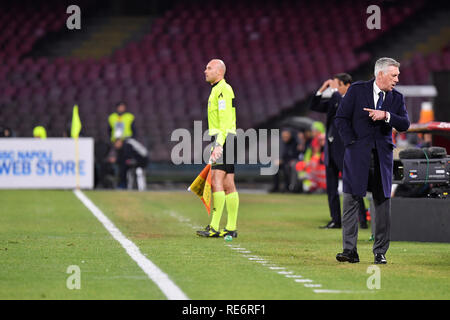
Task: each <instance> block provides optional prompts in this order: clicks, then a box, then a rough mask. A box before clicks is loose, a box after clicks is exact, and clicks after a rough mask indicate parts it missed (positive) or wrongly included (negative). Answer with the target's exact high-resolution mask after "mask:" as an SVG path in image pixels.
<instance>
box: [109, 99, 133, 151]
mask: <svg viewBox="0 0 450 320" xmlns="http://www.w3.org/2000/svg"><path fill="white" fill-rule="evenodd" d="M134 118H135V117H134V115H133V114H132V113H130V112H127V105H126V104H125V102H119V103H118V104H117V105H116V112H113V113H111V114H110V115H109V117H108V124H109V126H108V134H109V136H110V137H111V142H113V143H114V141H116V140H117V139H127V138H135V137H136V128H135V125H134Z"/></svg>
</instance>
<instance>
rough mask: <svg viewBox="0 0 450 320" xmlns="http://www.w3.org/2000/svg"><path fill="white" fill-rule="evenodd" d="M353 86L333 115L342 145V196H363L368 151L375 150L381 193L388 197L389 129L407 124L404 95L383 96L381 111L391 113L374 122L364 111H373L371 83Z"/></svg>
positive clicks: (395, 93) (390, 179)
mask: <svg viewBox="0 0 450 320" xmlns="http://www.w3.org/2000/svg"><path fill="white" fill-rule="evenodd" d="M374 81H375V80H374V79H373V80H370V81H358V82H355V83H353V84H352V85H351V86H350V88H349V89H348V91H347V94H346V95H345V97H344V98H343V99H342V101H341V104H340V105H339V108H338V110H337V112H336V119H335V124H336V127H337V128H338V131H339V134H340V135H341V137H342V140H343V142H344V146H345V152H344V170H343V175H342V181H343V188H344V192H345V193H350V194H353V195H359V196H365V195H366V191H367V184H368V176H369V168H370V159H371V150H372V149H376V150H377V153H378V159H379V162H380V172H381V181H382V183H383V193H384V196H385V197H386V198H390V197H391V188H392V170H393V164H394V161H393V152H392V151H393V149H394V147H395V145H394V144H393V142H392V128H395V129H396V130H397V131H400V132H402V131H406V130H408V128H409V125H410V122H409V118H408V112H407V111H406V106H405V100H404V98H403V95H402V94H401V93H400V92H398V91H397V90H395V89H393V90H392V91H389V92H387V93H386V95H385V99H384V101H383V105H382V107H381V108H382V110H384V111H387V112H389V113H390V117H391V118H390V121H389V123H386V122H385V121H384V120H379V121H373V120H372V119H371V118H370V117H369V112H368V111H364V110H363V109H364V108H370V109H375V106H374V99H373V83H374Z"/></svg>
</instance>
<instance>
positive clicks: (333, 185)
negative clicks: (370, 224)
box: [310, 73, 367, 229]
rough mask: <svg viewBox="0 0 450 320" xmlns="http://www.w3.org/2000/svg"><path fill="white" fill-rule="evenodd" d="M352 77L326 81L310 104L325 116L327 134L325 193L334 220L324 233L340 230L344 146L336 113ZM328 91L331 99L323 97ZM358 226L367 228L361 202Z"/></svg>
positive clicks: (364, 210)
mask: <svg viewBox="0 0 450 320" xmlns="http://www.w3.org/2000/svg"><path fill="white" fill-rule="evenodd" d="M352 82H353V79H352V76H351V75H349V74H348V73H339V74H336V75H335V76H334V77H333V78H332V79H328V80H326V81H325V82H324V83H323V84H322V86H321V87H320V88H319V90H318V91H317V92H316V94H315V95H314V96H313V97H312V99H311V101H310V109H311V110H313V111H316V112H321V113H326V115H327V120H326V134H325V138H326V139H325V146H324V153H325V154H324V163H325V168H326V181H327V182H326V186H327V187H326V190H327V195H328V208H329V210H330V216H331V220H330V221H329V222H328V223H327V224H326V225H325V226H323V227H321V228H322V229H339V228H341V225H342V224H341V202H340V200H339V192H338V186H339V174H340V172H342V166H343V163H344V144H343V142H342V139H341V137H340V135H339V134H338V131H337V128H336V126H335V124H334V118H335V116H336V111H337V109H338V107H339V104H340V103H341V101H342V98H343V97H344V96H345V94H346V93H347V90H348V88H349V87H350V85H351V84H352ZM327 89H329V90H330V92H331V96H329V97H324V92H325V90H327ZM359 204H360V208H361V209H360V214H359V223H360V226H361V228H367V219H366V209H365V205H364V200H363V199H362V198H361V199H360V201H359Z"/></svg>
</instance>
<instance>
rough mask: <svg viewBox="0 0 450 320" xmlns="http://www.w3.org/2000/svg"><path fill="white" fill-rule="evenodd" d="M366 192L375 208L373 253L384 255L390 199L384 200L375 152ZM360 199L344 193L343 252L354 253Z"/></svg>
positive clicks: (389, 222) (388, 233) (388, 224)
mask: <svg viewBox="0 0 450 320" xmlns="http://www.w3.org/2000/svg"><path fill="white" fill-rule="evenodd" d="M368 190H369V191H371V192H372V197H373V203H374V208H375V217H376V219H375V221H374V223H375V228H374V230H375V234H374V236H375V241H374V244H373V253H374V254H376V253H382V254H385V253H386V252H387V250H388V248H389V242H390V232H391V231H390V229H391V199H390V198H386V197H385V196H384V192H383V184H382V181H381V173H380V162H379V160H378V155H377V152H376V150H372V156H371V164H370V169H369V181H368ZM361 199H362V197H360V196H356V195H352V194H348V193H344V214H343V216H342V240H343V247H344V250H346V249H347V250H352V251H356V250H357V248H356V243H357V240H358V218H357V215H358V212H359V206H360V205H359V203H360V200H361Z"/></svg>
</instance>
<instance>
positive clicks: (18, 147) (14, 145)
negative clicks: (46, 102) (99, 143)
mask: <svg viewBox="0 0 450 320" xmlns="http://www.w3.org/2000/svg"><path fill="white" fill-rule="evenodd" d="M76 149H78V150H76ZM77 154H78V168H79V170H78V173H79V174H78V175H77V170H76V158H77ZM77 186H79V187H80V188H83V189H92V188H93V187H94V139H93V138H79V139H78V148H77V146H76V143H75V140H74V139H71V138H48V139H36V138H1V139H0V189H19V188H23V189H40V188H45V189H69V188H75V187H77Z"/></svg>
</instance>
